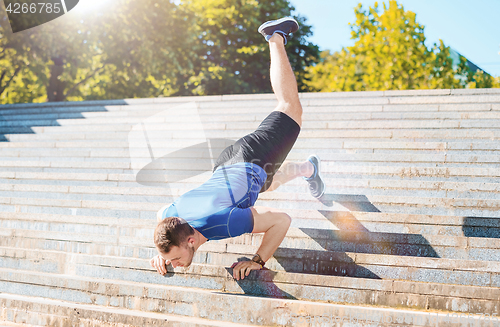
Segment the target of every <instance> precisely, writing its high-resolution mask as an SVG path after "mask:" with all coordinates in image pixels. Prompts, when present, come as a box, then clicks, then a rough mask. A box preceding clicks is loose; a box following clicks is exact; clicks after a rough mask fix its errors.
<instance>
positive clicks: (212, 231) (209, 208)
mask: <svg viewBox="0 0 500 327" xmlns="http://www.w3.org/2000/svg"><path fill="white" fill-rule="evenodd" d="M266 179H267V174H266V172H265V171H264V169H262V168H261V167H260V166H258V165H256V164H252V163H248V162H239V163H235V164H232V165H228V166H221V167H219V168H217V170H216V171H215V172H214V173H213V175H212V177H210V179H209V180H208V181H206V182H205V183H203V184H202V185H201V186H199V187H197V188H195V189H193V190H191V191H189V192H187V193H185V194H183V195H182V196H181V197H180V198H178V199H177V200H176V201H175V202H174V203H173V204H172V205H171V206H170V207H168V208H167V209H166V210H164V212H163V213H162V219H164V218H166V217H180V218H182V219H184V220H186V221H187V222H188V223H189V225H191V227H193V228H195V229H196V230H197V231H199V232H200V233H201V234H202V235H203V236H205V237H206V238H208V239H209V240H220V239H224V238H229V237H235V236H239V235H241V234H244V233H251V232H252V230H253V216H252V212H251V210H250V207H251V206H253V205H254V203H255V201H257V197H258V195H259V192H260V190H261V188H262V186H263V185H264V182H265V181H266Z"/></svg>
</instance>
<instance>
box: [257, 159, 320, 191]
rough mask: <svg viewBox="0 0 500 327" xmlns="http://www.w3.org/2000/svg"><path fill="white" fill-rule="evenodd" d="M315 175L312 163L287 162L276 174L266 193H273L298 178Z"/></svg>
mask: <svg viewBox="0 0 500 327" xmlns="http://www.w3.org/2000/svg"><path fill="white" fill-rule="evenodd" d="M313 173H314V166H313V165H312V163H311V162H310V161H304V162H301V163H297V162H290V161H285V162H284V163H283V165H282V166H281V167H280V169H279V170H278V171H277V172H276V174H274V178H273V182H272V184H271V186H269V188H268V189H267V190H266V192H271V191H274V190H275V189H277V188H278V187H280V186H281V185H283V184H285V183H287V182H289V181H291V180H292V179H295V178H297V177H310V176H311V175H312V174H313Z"/></svg>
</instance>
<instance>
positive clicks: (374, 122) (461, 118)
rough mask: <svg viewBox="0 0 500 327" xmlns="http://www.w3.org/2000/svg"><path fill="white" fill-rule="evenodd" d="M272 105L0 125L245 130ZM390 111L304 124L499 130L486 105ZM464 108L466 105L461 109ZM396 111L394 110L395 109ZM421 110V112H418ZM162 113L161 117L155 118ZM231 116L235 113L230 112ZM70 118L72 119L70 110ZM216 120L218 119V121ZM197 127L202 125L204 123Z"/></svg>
mask: <svg viewBox="0 0 500 327" xmlns="http://www.w3.org/2000/svg"><path fill="white" fill-rule="evenodd" d="M273 109H274V108H273V107H264V108H262V107H261V108H259V109H258V110H257V111H256V112H253V108H239V109H238V110H241V111H236V112H235V111H234V110H233V111H232V112H227V113H224V112H223V113H213V112H210V113H208V111H207V112H204V111H196V112H194V113H191V114H190V113H182V112H181V113H179V112H178V111H175V110H170V111H171V112H172V113H171V114H169V110H166V111H163V112H160V113H158V112H157V110H158V109H156V110H147V111H144V112H143V111H140V112H141V113H142V115H139V114H136V115H134V116H129V115H128V116H125V117H123V116H122V115H120V116H117V115H116V114H114V115H110V114H108V115H104V113H100V116H96V115H94V116H95V117H92V116H91V117H78V118H66V119H64V118H58V117H64V115H63V114H45V115H44V114H36V115H19V114H17V115H9V116H3V119H5V120H0V128H7V127H12V128H14V127H39V126H45V127H50V126H52V127H58V128H57V129H60V130H61V131H68V130H70V129H71V128H76V129H77V130H83V129H84V128H83V127H85V130H93V129H96V130H101V131H109V130H130V129H131V128H132V127H133V126H135V125H137V124H140V123H142V122H145V123H146V124H147V128H148V130H156V129H161V128H162V127H165V128H168V129H175V130H177V129H180V128H181V126H185V128H190V127H191V126H193V115H195V118H196V120H195V121H199V122H200V123H201V124H202V125H203V127H205V128H206V129H211V128H214V127H218V126H219V124H220V126H222V127H223V128H224V129H246V128H248V127H250V128H252V127H254V125H256V124H257V125H258V123H260V121H262V119H264V118H265V117H266V116H267V114H268V113H270V112H271V111H272V110H273ZM384 109H386V110H388V111H387V112H376V114H375V113H370V112H362V113H361V114H358V113H350V112H346V113H338V112H336V110H335V108H331V111H330V112H316V109H315V107H304V111H305V113H304V115H303V128H304V129H307V128H363V127H362V126H366V128H394V129H396V128H399V129H401V128H402V129H405V128H422V127H426V128H482V127H489V128H496V127H497V126H498V124H496V121H497V120H499V119H500V112H492V111H489V110H488V108H487V107H484V108H483V109H485V113H486V114H484V113H483V112H481V111H479V112H478V111H474V110H472V111H470V112H469V111H462V112H454V113H447V112H438V113H435V112H431V113H427V112H425V111H424V112H418V109H417V108H414V109H416V110H412V114H413V115H409V114H408V113H407V112H397V111H392V110H389V108H384ZM462 109H464V108H462ZM393 110H394V108H393ZM415 111H417V112H415ZM158 114H161V115H162V116H161V117H158V118H155V117H156V116H157V115H158ZM231 114H232V115H231ZM67 115H69V116H68V117H71V114H67ZM215 122H217V123H215ZM194 126H199V123H198V124H197V125H194ZM53 129H54V128H46V129H44V130H45V131H50V130H53Z"/></svg>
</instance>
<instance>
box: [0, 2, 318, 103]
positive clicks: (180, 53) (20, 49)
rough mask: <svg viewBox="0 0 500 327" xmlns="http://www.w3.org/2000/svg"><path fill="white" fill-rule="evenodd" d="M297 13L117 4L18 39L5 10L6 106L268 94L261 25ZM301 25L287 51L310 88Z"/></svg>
mask: <svg viewBox="0 0 500 327" xmlns="http://www.w3.org/2000/svg"><path fill="white" fill-rule="evenodd" d="M77 8H78V7H77ZM293 10H294V9H293V7H291V5H290V3H289V2H288V1H286V0H276V1H273V2H265V1H256V0H211V1H208V0H186V1H180V3H179V4H175V3H174V2H173V1H169V0H141V1H133V0H116V1H113V2H109V4H106V5H104V6H103V7H101V9H100V10H98V11H97V12H79V11H78V10H74V11H71V12H70V13H68V14H66V15H64V16H63V17H61V18H59V19H57V20H55V21H52V22H50V23H48V24H44V25H41V26H39V27H36V28H33V29H29V30H26V31H22V32H19V33H16V34H12V32H11V31H10V27H9V25H8V20H7V15H6V14H5V9H4V7H3V6H1V5H0V17H2V18H3V20H0V103H15V102H33V101H35V102H42V101H47V100H49V101H64V100H73V101H78V100H94V99H117V98H134V97H157V96H171V95H193V94H194V95H209V94H230V93H253V92H267V91H271V88H270V85H269V78H268V74H269V72H268V70H269V55H268V51H267V44H266V42H265V41H264V40H263V38H262V36H261V35H260V34H258V33H257V28H258V26H259V25H260V24H261V23H262V22H263V21H265V20H269V19H273V18H278V17H281V16H285V15H290V13H291V12H292V11H293ZM296 18H297V19H298V20H299V21H300V22H301V23H302V28H301V30H300V31H299V32H298V33H297V34H296V35H294V37H293V39H292V40H291V41H290V45H289V48H290V50H289V51H290V58H291V61H292V64H293V66H294V68H295V71H296V74H297V76H298V77H299V86H300V87H301V89H302V90H305V89H307V87H306V86H305V84H304V83H303V82H302V80H303V79H304V74H305V67H306V66H308V65H310V64H312V63H314V62H317V60H318V57H319V51H318V47H317V46H315V45H313V44H311V43H309V42H307V41H306V39H305V38H306V37H307V36H309V35H310V34H311V27H310V26H308V25H307V24H305V19H304V18H302V17H296Z"/></svg>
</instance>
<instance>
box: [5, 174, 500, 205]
mask: <svg viewBox="0 0 500 327" xmlns="http://www.w3.org/2000/svg"><path fill="white" fill-rule="evenodd" d="M41 174H43V173H41ZM53 174H57V173H53ZM59 174H64V173H59ZM188 178H189V177H188ZM0 179H1V178H0ZM61 179H62V178H60V179H58V181H60V180H61ZM17 180H19V179H17ZM40 180H42V179H40ZM205 180H206V178H189V180H188V181H185V180H184V181H182V180H181V181H178V182H173V183H169V184H167V183H165V184H164V187H160V186H156V187H153V186H150V187H147V188H144V187H139V186H116V185H110V186H85V185H73V186H72V185H47V184H35V183H33V184H28V183H0V192H10V193H9V195H10V198H22V197H25V196H27V195H29V197H31V196H34V198H38V195H39V194H40V193H44V194H50V195H52V196H53V195H58V196H57V197H55V198H59V199H64V197H65V196H62V194H64V195H66V196H67V197H71V196H75V195H77V194H78V195H81V196H82V197H81V199H82V201H83V200H86V199H85V198H86V196H93V195H98V194H100V195H102V196H114V195H127V196H165V197H168V196H174V195H176V194H181V193H182V191H184V190H186V192H187V190H191V189H194V188H196V187H198V186H199V185H201V184H202V183H203V182H204V181H205ZM80 181H81V180H80ZM108 181H109V180H108ZM323 181H324V182H325V184H326V185H335V190H337V191H338V192H346V193H347V192H353V191H355V190H356V191H358V190H363V191H362V193H363V195H364V196H365V197H372V196H385V197H390V196H394V191H396V190H397V191H398V192H401V193H398V196H401V195H406V196H409V194H408V192H411V193H412V194H413V193H414V192H426V193H427V194H426V195H427V198H433V199H443V200H444V199H449V198H450V196H451V194H459V195H462V196H463V194H464V193H465V194H466V196H465V197H461V198H460V199H462V200H467V199H469V200H471V199H478V198H482V197H480V195H482V196H483V197H484V196H485V195H486V194H488V195H494V194H498V193H500V185H499V183H498V182H496V183H494V182H452V181H442V180H438V181H422V180H391V179H382V178H374V179H366V178H365V179H364V180H359V179H351V178H336V177H334V178H325V174H323ZM87 182H88V181H87ZM110 182H112V181H110ZM158 183H159V182H158ZM174 185H175V186H174ZM305 186H307V184H305V183H304V182H303V181H302V180H300V179H297V180H294V181H290V182H288V183H287V184H286V185H285V186H282V188H280V190H279V191H275V192H277V193H283V194H290V193H294V194H300V195H301V196H304V195H305V194H308V191H307V190H306V189H305ZM167 187H168V188H167ZM327 190H329V188H327ZM347 190H349V191H347ZM445 192H446V195H445V194H444V193H445ZM429 193H430V194H429ZM440 193H441V194H440ZM327 194H328V192H327ZM429 195H431V196H429ZM455 196H456V195H455ZM415 197H423V196H415ZM2 198H3V199H4V200H3V201H7V200H6V198H7V197H6V196H5V195H4V196H2ZM260 198H261V199H268V197H267V196H266V195H263V196H261V197H260ZM353 198H355V197H353ZM280 199H282V198H280ZM325 199H326V198H325ZM339 200H341V199H339ZM351 200H353V199H351ZM491 200H493V199H491ZM366 201H367V199H364V201H363V200H362V199H361V198H360V201H359V202H366ZM11 202H12V200H11ZM139 203H140V202H139Z"/></svg>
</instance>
